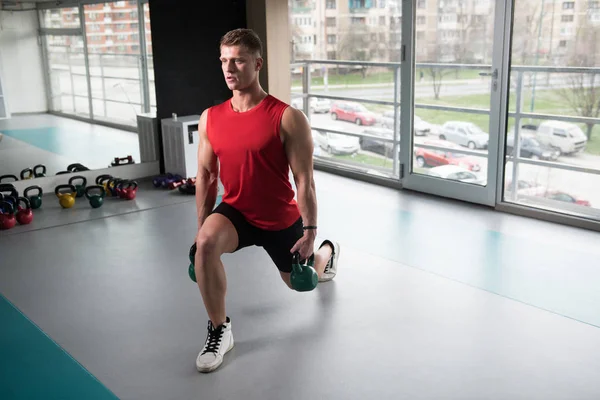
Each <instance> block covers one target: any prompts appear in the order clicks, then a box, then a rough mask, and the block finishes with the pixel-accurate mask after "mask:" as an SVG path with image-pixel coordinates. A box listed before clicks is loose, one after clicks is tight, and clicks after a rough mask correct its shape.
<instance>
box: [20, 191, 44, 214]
mask: <svg viewBox="0 0 600 400" xmlns="http://www.w3.org/2000/svg"><path fill="white" fill-rule="evenodd" d="M34 190H35V191H37V193H38V194H37V195H35V196H28V193H30V192H32V191H34ZM43 195H44V192H43V191H42V188H41V187H39V186H29V187H28V188H27V189H25V190H24V191H23V196H25V197H27V200H29V203H30V204H31V208H32V209H34V210H37V209H38V208H40V207H41V206H42V196H43Z"/></svg>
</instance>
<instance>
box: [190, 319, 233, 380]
mask: <svg viewBox="0 0 600 400" xmlns="http://www.w3.org/2000/svg"><path fill="white" fill-rule="evenodd" d="M232 348H233V334H232V333H231V320H230V319H229V317H227V321H225V323H224V324H223V325H221V326H219V327H218V328H215V327H214V326H213V324H212V322H211V321H210V320H209V321H208V334H207V336H206V343H205V344H204V348H203V349H202V351H201V352H200V354H198V358H196V369H198V372H212V371H214V370H215V369H217V368H219V366H220V365H221V364H222V363H223V357H224V356H225V353H227V352H228V351H229V350H231V349H232Z"/></svg>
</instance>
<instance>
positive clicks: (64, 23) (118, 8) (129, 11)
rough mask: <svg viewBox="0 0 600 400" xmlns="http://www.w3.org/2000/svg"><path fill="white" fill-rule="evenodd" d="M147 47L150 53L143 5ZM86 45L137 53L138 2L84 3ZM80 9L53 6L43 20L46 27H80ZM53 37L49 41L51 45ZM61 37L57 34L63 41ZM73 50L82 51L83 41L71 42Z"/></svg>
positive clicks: (91, 48)
mask: <svg viewBox="0 0 600 400" xmlns="http://www.w3.org/2000/svg"><path fill="white" fill-rule="evenodd" d="M144 14H145V15H144V21H145V33H146V47H147V51H148V53H149V54H151V53H152V40H151V32H150V11H149V7H148V5H147V4H145V5H144ZM84 16H85V20H84V23H85V31H86V39H87V47H88V51H89V52H90V53H102V54H140V37H139V34H140V31H139V19H138V8H137V1H115V2H111V3H99V4H87V5H85V6H84ZM79 26H80V22H79V9H78V8H76V7H75V8H71V9H53V10H50V11H49V14H48V16H47V18H46V21H45V27H47V28H79ZM53 39H54V38H52V37H50V38H49V44H50V45H52V44H53ZM63 42H64V38H60V37H57V38H56V43H57V44H62V43H63ZM72 43H73V45H74V47H75V49H77V47H80V49H78V50H80V51H83V42H82V41H79V40H74V41H72Z"/></svg>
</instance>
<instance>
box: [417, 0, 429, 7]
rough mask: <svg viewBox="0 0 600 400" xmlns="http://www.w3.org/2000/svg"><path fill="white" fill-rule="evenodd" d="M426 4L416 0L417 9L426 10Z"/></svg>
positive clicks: (423, 0) (421, 0) (422, 0)
mask: <svg viewBox="0 0 600 400" xmlns="http://www.w3.org/2000/svg"><path fill="white" fill-rule="evenodd" d="M426 6H427V4H426V2H425V0H417V8H420V9H423V8H426Z"/></svg>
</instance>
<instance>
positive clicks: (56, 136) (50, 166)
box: [0, 114, 140, 176]
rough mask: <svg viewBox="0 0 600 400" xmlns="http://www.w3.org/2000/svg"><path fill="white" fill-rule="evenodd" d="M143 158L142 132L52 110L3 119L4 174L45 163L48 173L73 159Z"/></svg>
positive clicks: (0, 156)
mask: <svg viewBox="0 0 600 400" xmlns="http://www.w3.org/2000/svg"><path fill="white" fill-rule="evenodd" d="M128 155H132V156H133V159H134V160H135V161H136V162H140V148H139V141H138V135H137V133H135V132H129V131H123V130H120V129H114V128H109V127H105V126H102V125H96V124H90V123H87V122H81V121H76V120H73V119H69V118H63V117H59V116H55V115H51V114H34V115H17V116H14V117H12V118H10V119H6V120H0V175H5V174H12V175H16V176H19V174H20V172H21V171H22V170H23V169H25V168H33V167H34V166H35V165H38V164H44V165H45V166H46V168H47V171H48V175H55V174H56V173H57V172H59V171H64V170H66V169H67V166H68V165H70V164H73V163H81V164H83V165H85V166H86V167H88V168H89V169H101V168H107V167H108V166H109V165H110V163H111V161H113V160H114V158H115V157H126V156H128Z"/></svg>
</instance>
